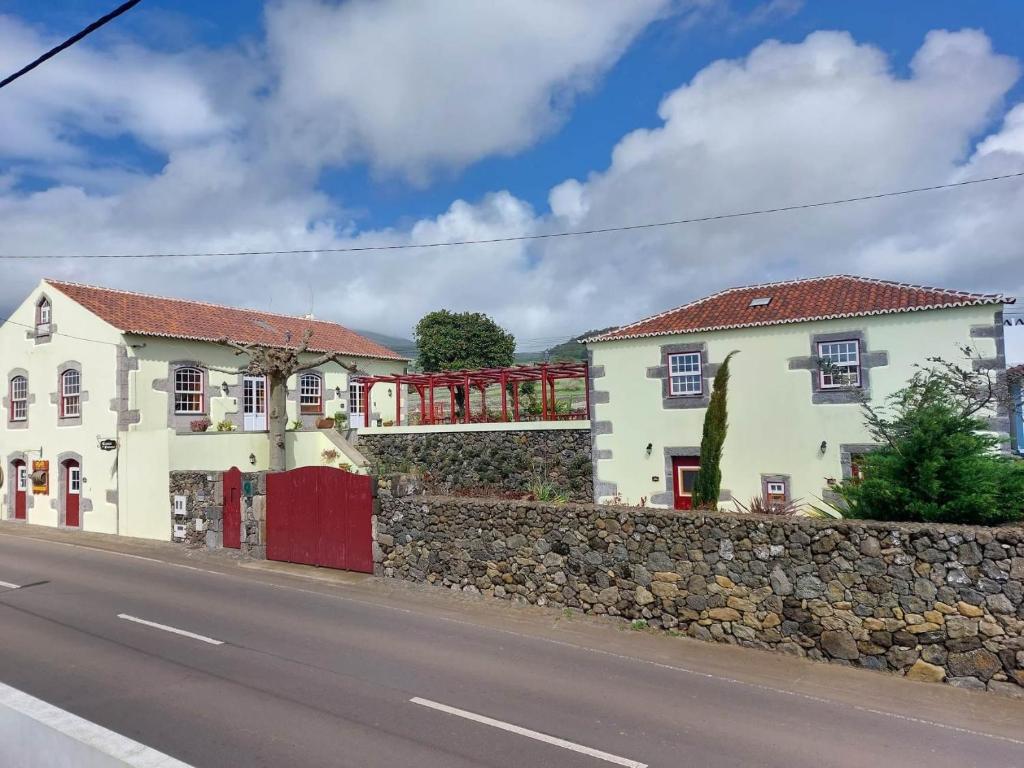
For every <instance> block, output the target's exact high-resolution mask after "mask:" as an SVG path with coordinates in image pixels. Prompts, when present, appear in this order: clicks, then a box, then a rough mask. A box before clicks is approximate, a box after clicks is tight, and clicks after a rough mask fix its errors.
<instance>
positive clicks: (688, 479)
mask: <svg viewBox="0 0 1024 768" xmlns="http://www.w3.org/2000/svg"><path fill="white" fill-rule="evenodd" d="M699 469H700V456H675V457H673V458H672V490H673V497H674V502H675V504H674V506H675V508H676V509H693V485H694V481H696V479H697V472H698V470H699Z"/></svg>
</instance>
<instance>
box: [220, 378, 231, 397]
mask: <svg viewBox="0 0 1024 768" xmlns="http://www.w3.org/2000/svg"><path fill="white" fill-rule="evenodd" d="M220 391H221V392H223V393H224V397H227V396H228V392H230V391H231V390H230V389H229V388H228V383H227V382H226V381H222V382H221V383H220Z"/></svg>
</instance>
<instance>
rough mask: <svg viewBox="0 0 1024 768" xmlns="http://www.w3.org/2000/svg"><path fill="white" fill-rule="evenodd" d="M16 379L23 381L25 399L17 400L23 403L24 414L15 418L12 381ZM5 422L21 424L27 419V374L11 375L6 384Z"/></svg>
mask: <svg viewBox="0 0 1024 768" xmlns="http://www.w3.org/2000/svg"><path fill="white" fill-rule="evenodd" d="M18 379H23V380H24V382H25V399H24V401H22V400H20V399H19V400H18V402H24V403H25V415H24V416H23V417H22V418H20V419H17V418H15V417H14V403H15V399H14V382H15V381H17V380H18ZM7 405H8V407H7V422H8V423H9V424H21V423H22V422H25V421H28V377H27V376H12V377H11V380H10V381H9V382H8V384H7Z"/></svg>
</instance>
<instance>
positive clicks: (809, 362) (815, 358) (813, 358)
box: [789, 330, 889, 405]
mask: <svg viewBox="0 0 1024 768" xmlns="http://www.w3.org/2000/svg"><path fill="white" fill-rule="evenodd" d="M829 341H857V342H859V344H860V386H858V387H840V388H831V387H828V388H824V387H822V386H821V359H820V357H819V354H818V345H819V344H823V343H826V342H829ZM888 364H889V353H888V352H887V351H885V350H879V351H871V350H869V349H868V345H867V337H866V334H865V333H864V331H862V330H849V331H833V332H830V333H816V334H813V335H812V336H811V354H810V355H809V356H807V357H791V358H790V359H789V370H791V371H808V372H809V373H810V377H811V402H812V403H813V404H815V405H841V404H858V403H860V402H862V401H863V400H864V399H865V398H869V397H870V396H871V387H870V384H871V381H870V370H871V369H872V368H879V367H881V366H886V365H888Z"/></svg>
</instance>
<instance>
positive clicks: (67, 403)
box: [60, 368, 82, 419]
mask: <svg viewBox="0 0 1024 768" xmlns="http://www.w3.org/2000/svg"><path fill="white" fill-rule="evenodd" d="M81 415H82V374H81V373H79V372H78V371H76V370H74V369H73V368H72V369H70V370H67V371H64V373H62V374H61V375H60V417H61V418H62V419H74V418H78V417H79V416H81Z"/></svg>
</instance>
